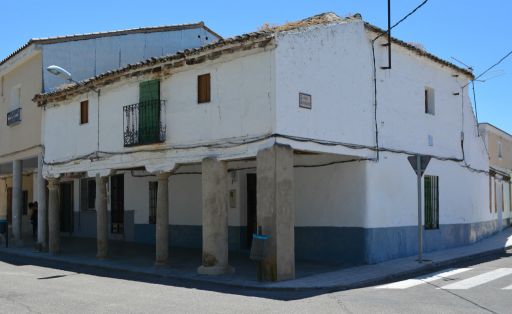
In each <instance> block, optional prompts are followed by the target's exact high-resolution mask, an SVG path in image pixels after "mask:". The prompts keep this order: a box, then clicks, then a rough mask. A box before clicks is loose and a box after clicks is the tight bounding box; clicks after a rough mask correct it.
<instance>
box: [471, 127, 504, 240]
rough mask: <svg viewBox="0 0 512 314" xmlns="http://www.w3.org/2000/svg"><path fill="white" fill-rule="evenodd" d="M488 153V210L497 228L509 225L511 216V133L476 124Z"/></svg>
mask: <svg viewBox="0 0 512 314" xmlns="http://www.w3.org/2000/svg"><path fill="white" fill-rule="evenodd" d="M478 128H479V131H480V135H481V136H482V139H483V140H484V143H485V145H486V147H487V152H488V153H489V206H488V207H489V211H490V212H492V213H494V215H496V219H497V224H498V229H500V230H501V229H502V228H503V227H505V226H510V218H511V216H512V202H511V200H512V199H511V197H512V185H511V182H510V177H511V175H512V135H510V134H509V133H507V132H505V131H503V130H501V129H500V128H498V127H496V126H494V125H492V124H490V123H480V124H479V125H478Z"/></svg>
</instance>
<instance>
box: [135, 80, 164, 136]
mask: <svg viewBox="0 0 512 314" xmlns="http://www.w3.org/2000/svg"><path fill="white" fill-rule="evenodd" d="M159 136H160V81H159V80H151V81H145V82H141V83H140V84H139V143H140V144H145V143H154V142H157V141H158V138H159Z"/></svg>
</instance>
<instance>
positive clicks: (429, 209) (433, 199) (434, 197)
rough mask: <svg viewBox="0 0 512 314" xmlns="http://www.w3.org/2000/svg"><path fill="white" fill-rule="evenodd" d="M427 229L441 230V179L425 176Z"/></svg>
mask: <svg viewBox="0 0 512 314" xmlns="http://www.w3.org/2000/svg"><path fill="white" fill-rule="evenodd" d="M424 185H425V188H424V200H425V229H439V177H438V176H425V178H424Z"/></svg>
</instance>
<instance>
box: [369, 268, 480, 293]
mask: <svg viewBox="0 0 512 314" xmlns="http://www.w3.org/2000/svg"><path fill="white" fill-rule="evenodd" d="M471 269H472V268H457V269H453V268H450V269H445V270H442V271H439V272H436V273H431V274H428V275H425V276H421V277H417V278H414V279H407V280H403V281H398V282H393V283H390V284H386V285H382V286H378V287H375V288H376V289H407V288H411V287H415V286H418V285H421V284H424V283H428V282H431V281H435V280H439V279H446V278H448V277H450V276H453V275H456V274H460V273H463V272H465V271H468V270H471Z"/></svg>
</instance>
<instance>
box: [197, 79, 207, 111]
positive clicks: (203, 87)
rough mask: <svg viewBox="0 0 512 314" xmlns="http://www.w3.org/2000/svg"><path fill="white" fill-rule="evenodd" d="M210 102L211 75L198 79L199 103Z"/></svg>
mask: <svg viewBox="0 0 512 314" xmlns="http://www.w3.org/2000/svg"><path fill="white" fill-rule="evenodd" d="M207 102H210V73H207V74H203V75H199V76H198V77H197V103H198V104H202V103H207Z"/></svg>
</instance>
